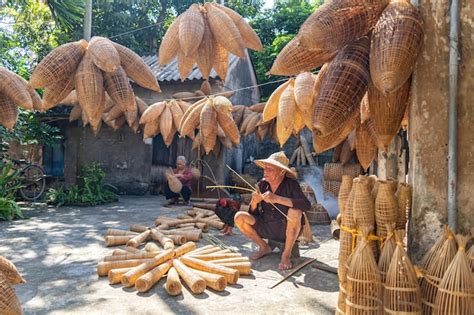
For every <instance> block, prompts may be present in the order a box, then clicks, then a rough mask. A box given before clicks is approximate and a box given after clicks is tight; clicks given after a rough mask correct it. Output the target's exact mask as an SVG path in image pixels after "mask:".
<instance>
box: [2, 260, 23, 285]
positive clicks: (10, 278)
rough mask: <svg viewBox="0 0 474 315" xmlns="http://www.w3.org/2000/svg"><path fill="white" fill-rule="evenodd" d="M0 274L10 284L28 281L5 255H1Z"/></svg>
mask: <svg viewBox="0 0 474 315" xmlns="http://www.w3.org/2000/svg"><path fill="white" fill-rule="evenodd" d="M0 275H1V276H3V277H4V278H5V280H6V281H7V282H8V283H10V284H21V283H26V281H25V279H23V277H22V276H21V275H20V273H19V272H18V269H17V268H16V267H15V265H14V264H13V263H12V262H11V261H10V260H8V259H6V258H5V257H3V256H0ZM1 276H0V277H1Z"/></svg>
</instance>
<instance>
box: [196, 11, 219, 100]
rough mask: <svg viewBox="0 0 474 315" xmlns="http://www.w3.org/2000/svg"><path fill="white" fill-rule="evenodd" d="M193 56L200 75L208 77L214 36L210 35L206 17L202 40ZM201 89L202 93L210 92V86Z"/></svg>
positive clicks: (212, 56)
mask: <svg viewBox="0 0 474 315" xmlns="http://www.w3.org/2000/svg"><path fill="white" fill-rule="evenodd" d="M195 57H196V63H197V66H198V68H199V71H200V72H201V74H202V77H203V78H209V75H210V74H211V70H212V64H213V59H214V37H213V35H212V32H211V28H210V27H209V24H208V22H207V18H204V33H203V35H202V40H201V43H200V44H199V47H198V49H197V51H196V56H195ZM204 82H207V83H208V84H209V82H208V81H204ZM203 85H204V83H203ZM201 90H202V91H203V92H204V94H207V95H208V94H211V91H210V87H209V90H208V91H204V89H203V88H202V87H201ZM206 92H208V93H206Z"/></svg>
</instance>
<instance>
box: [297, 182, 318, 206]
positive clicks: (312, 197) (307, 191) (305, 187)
mask: <svg viewBox="0 0 474 315" xmlns="http://www.w3.org/2000/svg"><path fill="white" fill-rule="evenodd" d="M300 187H301V191H303V194H304V195H305V196H306V198H308V200H309V201H310V202H311V204H314V203H317V200H316V194H315V193H314V190H313V188H311V186H310V185H309V184H307V183H300Z"/></svg>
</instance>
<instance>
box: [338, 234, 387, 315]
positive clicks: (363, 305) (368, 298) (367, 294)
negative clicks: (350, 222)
mask: <svg viewBox="0 0 474 315" xmlns="http://www.w3.org/2000/svg"><path fill="white" fill-rule="evenodd" d="M361 230H362V238H361V242H360V243H359V244H358V245H357V248H356V250H355V252H354V254H353V255H352V257H351V259H350V262H349V268H348V271H347V285H346V294H347V296H346V314H381V313H382V282H381V278H380V271H379V268H378V266H377V263H376V261H375V259H374V256H373V252H372V250H371V249H370V246H369V240H368V235H369V233H370V231H371V228H370V227H363V228H361Z"/></svg>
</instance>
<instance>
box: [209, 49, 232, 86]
mask: <svg viewBox="0 0 474 315" xmlns="http://www.w3.org/2000/svg"><path fill="white" fill-rule="evenodd" d="M228 60H229V53H228V52H227V50H226V49H225V48H224V46H222V45H221V44H220V43H215V45H214V62H213V64H212V67H213V68H214V70H215V71H216V73H217V75H218V76H219V78H221V79H222V81H225V79H226V77H227V70H228V67H229V64H228Z"/></svg>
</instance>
